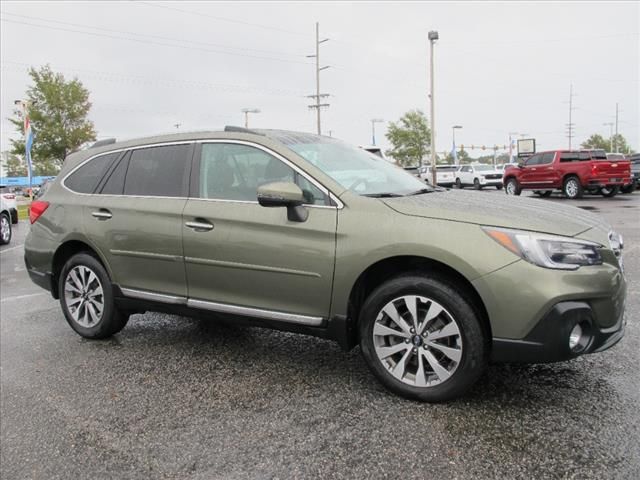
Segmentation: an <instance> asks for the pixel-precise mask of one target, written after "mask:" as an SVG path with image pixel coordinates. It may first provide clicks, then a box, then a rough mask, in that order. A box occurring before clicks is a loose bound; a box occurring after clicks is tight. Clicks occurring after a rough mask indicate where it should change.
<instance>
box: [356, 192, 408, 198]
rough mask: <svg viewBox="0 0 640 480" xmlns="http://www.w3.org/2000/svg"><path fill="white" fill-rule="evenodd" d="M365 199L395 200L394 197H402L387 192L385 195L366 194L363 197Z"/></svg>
mask: <svg viewBox="0 0 640 480" xmlns="http://www.w3.org/2000/svg"><path fill="white" fill-rule="evenodd" d="M362 196H363V197H370V198H394V197H402V195H400V194H398V193H391V192H385V193H366V194H364V195H362Z"/></svg>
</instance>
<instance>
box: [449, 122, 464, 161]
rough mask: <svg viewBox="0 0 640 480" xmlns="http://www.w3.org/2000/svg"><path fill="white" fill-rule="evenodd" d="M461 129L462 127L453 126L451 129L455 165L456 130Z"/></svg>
mask: <svg viewBox="0 0 640 480" xmlns="http://www.w3.org/2000/svg"><path fill="white" fill-rule="evenodd" d="M458 128H462V125H454V126H453V127H451V131H452V132H453V164H454V165H455V164H456V162H457V161H458V154H457V153H456V129H458Z"/></svg>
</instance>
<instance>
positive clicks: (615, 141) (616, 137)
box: [613, 102, 618, 153]
mask: <svg viewBox="0 0 640 480" xmlns="http://www.w3.org/2000/svg"><path fill="white" fill-rule="evenodd" d="M613 138H615V140H614V143H615V144H616V153H618V102H616V136H615V137H613Z"/></svg>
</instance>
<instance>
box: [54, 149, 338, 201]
mask: <svg viewBox="0 0 640 480" xmlns="http://www.w3.org/2000/svg"><path fill="white" fill-rule="evenodd" d="M196 143H233V144H238V145H247V146H250V147H255V148H258V149H260V150H263V151H264V152H266V153H268V154H270V155H273V156H274V157H276V158H277V159H278V160H280V161H281V162H284V163H285V164H286V165H288V166H289V167H291V168H292V169H293V170H295V171H296V172H298V173H299V174H300V175H302V176H303V177H304V178H306V179H307V180H309V181H310V182H311V183H312V184H314V185H315V186H316V187H318V189H319V190H320V191H321V192H322V193H324V194H325V195H327V196H328V197H329V199H331V200H332V201H333V202H335V203H336V205H337V206H335V207H334V206H331V205H305V207H311V208H337V209H338V210H341V209H342V208H344V203H343V202H342V200H340V198H339V197H338V196H337V195H336V194H334V193H333V192H332V191H331V190H329V189H328V188H327V187H325V186H324V185H322V184H321V183H320V182H319V181H318V180H316V179H315V178H313V177H312V176H311V175H309V174H308V173H307V172H305V171H304V170H302V169H301V168H300V167H298V166H297V165H295V164H294V163H291V162H290V161H289V160H287V159H286V158H285V157H283V156H282V155H280V154H279V153H277V152H274V151H273V150H271V149H270V148H267V147H264V146H262V145H260V144H257V143H254V142H249V141H246V140H233V139H226V138H210V139H200V140H181V141H179V142H164V143H162V142H161V143H151V144H145V145H136V146H133V147H124V148H118V149H115V150H109V151H107V152H101V153H98V154H96V155H93V156H91V157H89V158H87V159H86V160H83V161H82V162H80V163H79V164H78V165H76V166H75V167H73V169H72V170H71V171H70V172H69V173H67V174H66V175H65V176H64V178H63V179H62V181H61V182H60V184H61V185H62V187H63V188H64V189H65V190H67V191H68V192H70V193H73V194H74V195H86V196H92V195H101V196H105V197H125V198H165V199H166V198H172V199H176V200H181V199H182V200H184V199H187V200H190V199H194V200H214V201H226V202H236V203H258V202H257V201H250V200H228V199H223V198H220V199H217V198H196V197H166V196H158V195H124V194H123V195H115V194H110V193H81V192H76V191H75V190H71V189H70V188H69V187H67V185H66V183H65V182H66V180H67V178H69V177H70V176H71V175H72V174H73V173H74V172H75V171H76V170H78V169H79V168H80V167H82V166H83V165H85V164H87V163H89V162H90V161H91V160H93V159H95V158H98V157H101V156H102V155H110V154H112V153H121V152H125V151H129V150H140V149H142V148H153V147H163V146H171V145H189V144H196Z"/></svg>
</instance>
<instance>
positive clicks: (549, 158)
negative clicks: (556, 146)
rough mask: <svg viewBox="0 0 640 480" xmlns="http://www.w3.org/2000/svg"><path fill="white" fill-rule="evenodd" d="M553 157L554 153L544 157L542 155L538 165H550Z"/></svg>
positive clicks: (546, 154)
mask: <svg viewBox="0 0 640 480" xmlns="http://www.w3.org/2000/svg"><path fill="white" fill-rule="evenodd" d="M555 156H556V154H555V153H554V152H550V153H545V154H544V155H542V160H540V163H541V164H545V163H551V162H553V158H554V157H555Z"/></svg>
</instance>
